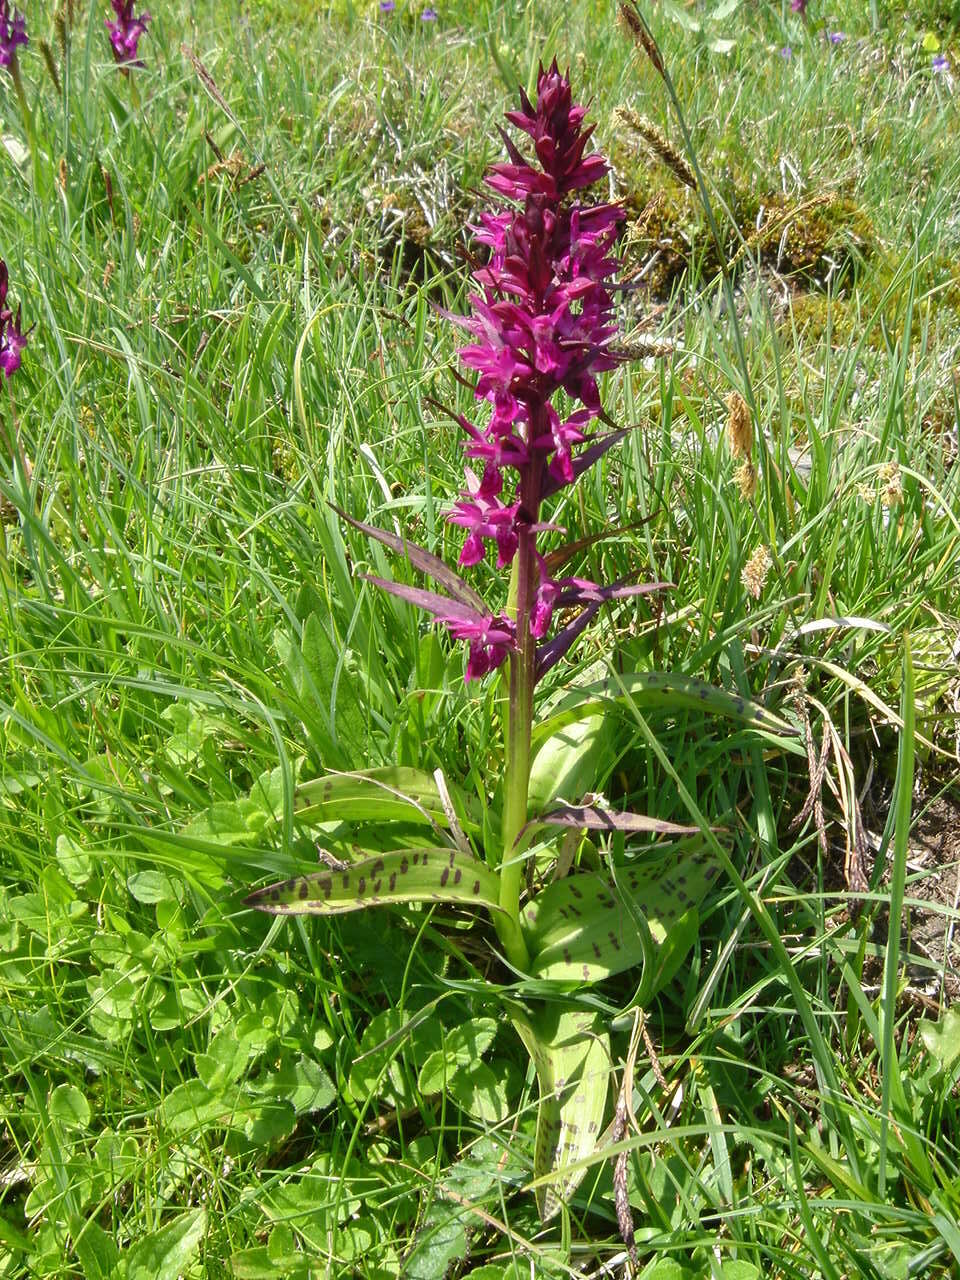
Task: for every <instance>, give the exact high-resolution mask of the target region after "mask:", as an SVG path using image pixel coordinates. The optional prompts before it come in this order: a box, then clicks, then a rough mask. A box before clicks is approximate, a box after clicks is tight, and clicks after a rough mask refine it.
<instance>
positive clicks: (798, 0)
mask: <svg viewBox="0 0 960 1280" xmlns="http://www.w3.org/2000/svg"><path fill="white" fill-rule="evenodd" d="M807 3H808V0H790V12H791V13H799V15H800V17H801V18H805V17H806V16H807Z"/></svg>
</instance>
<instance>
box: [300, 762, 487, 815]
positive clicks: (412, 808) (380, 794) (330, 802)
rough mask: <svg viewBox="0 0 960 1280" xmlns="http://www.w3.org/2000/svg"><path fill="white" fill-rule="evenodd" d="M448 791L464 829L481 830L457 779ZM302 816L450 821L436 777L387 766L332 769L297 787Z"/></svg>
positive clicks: (450, 784) (418, 770)
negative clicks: (352, 770) (470, 815)
mask: <svg viewBox="0 0 960 1280" xmlns="http://www.w3.org/2000/svg"><path fill="white" fill-rule="evenodd" d="M447 790H448V792H449V793H450V797H451V800H452V802H453V805H454V808H455V810H456V812H457V816H458V818H459V819H460V822H461V825H462V826H463V827H464V829H465V830H473V831H476V830H477V824H476V823H475V822H472V821H471V820H470V819H469V818H468V816H467V804H466V800H465V798H464V796H463V793H462V792H460V791H459V790H458V788H456V787H455V786H454V785H453V784H452V783H450V782H448V783H447ZM294 803H295V806H296V815H297V818H298V819H299V820H300V821H301V822H304V823H307V824H308V825H310V824H316V823H319V822H414V823H418V822H422V823H426V824H428V825H432V824H434V823H435V824H436V825H437V826H440V827H446V826H448V825H449V819H448V818H447V814H446V811H445V810H444V807H443V801H442V799H441V797H440V790H439V788H438V786H437V784H436V781H435V780H434V779H433V778H432V777H431V776H430V774H428V773H424V772H423V771H422V770H421V769H409V768H402V767H400V766H396V765H388V766H385V767H384V768H382V769H365V770H363V771H362V772H357V773H328V774H324V776H323V777H320V778H312V779H311V780H310V781H309V782H304V783H303V784H302V785H301V786H299V787H297V789H296V792H295V795H294Z"/></svg>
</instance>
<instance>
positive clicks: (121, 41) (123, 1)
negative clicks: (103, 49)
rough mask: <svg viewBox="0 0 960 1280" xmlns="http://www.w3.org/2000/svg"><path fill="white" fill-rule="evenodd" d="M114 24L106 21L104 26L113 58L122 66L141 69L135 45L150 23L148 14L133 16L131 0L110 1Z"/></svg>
mask: <svg viewBox="0 0 960 1280" xmlns="http://www.w3.org/2000/svg"><path fill="white" fill-rule="evenodd" d="M110 3H111V5H112V6H113V12H114V13H115V14H116V15H117V20H116V22H111V21H110V20H109V19H106V22H105V25H106V28H107V31H108V32H109V33H110V44H111V46H112V47H113V56H114V57H115V58H116V60H117V62H119V63H120V64H121V65H123V66H128V67H129V66H133V67H142V66H143V61H142V59H140V58H138V57H137V44H138V43H139V41H140V37H141V36H142V35H143V34H144V32H145V31H146V29H147V23H148V22H150V21H151V18H150V14H149V13H141V15H140V17H139V18H137V17H135V16H134V12H133V0H110Z"/></svg>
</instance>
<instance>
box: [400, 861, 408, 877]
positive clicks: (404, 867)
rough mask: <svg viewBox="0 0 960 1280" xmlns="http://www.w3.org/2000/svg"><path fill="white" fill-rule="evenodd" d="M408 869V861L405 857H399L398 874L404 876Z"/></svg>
mask: <svg viewBox="0 0 960 1280" xmlns="http://www.w3.org/2000/svg"><path fill="white" fill-rule="evenodd" d="M409 870H410V863H409V862H408V861H407V859H406V857H403V858H401V859H400V874H401V875H402V876H405V875H406V874H407V872H408V871H409Z"/></svg>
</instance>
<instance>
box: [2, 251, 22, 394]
mask: <svg viewBox="0 0 960 1280" xmlns="http://www.w3.org/2000/svg"><path fill="white" fill-rule="evenodd" d="M8 281H9V275H8V272H7V264H6V263H5V262H4V261H3V259H2V258H0V370H3V372H4V373H5V374H6V376H7V377H8V378H9V377H10V375H11V374H12V373H16V371H17V370H18V369H19V368H20V352H21V351H22V350H23V348H24V347H25V346H26V345H27V336H26V334H25V333H24V332H23V330H22V329H21V328H20V308H19V307H17V314H16V316H14V314H13V312H12V311H11V310H10V309H9V308H8V307H7V285H8Z"/></svg>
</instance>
